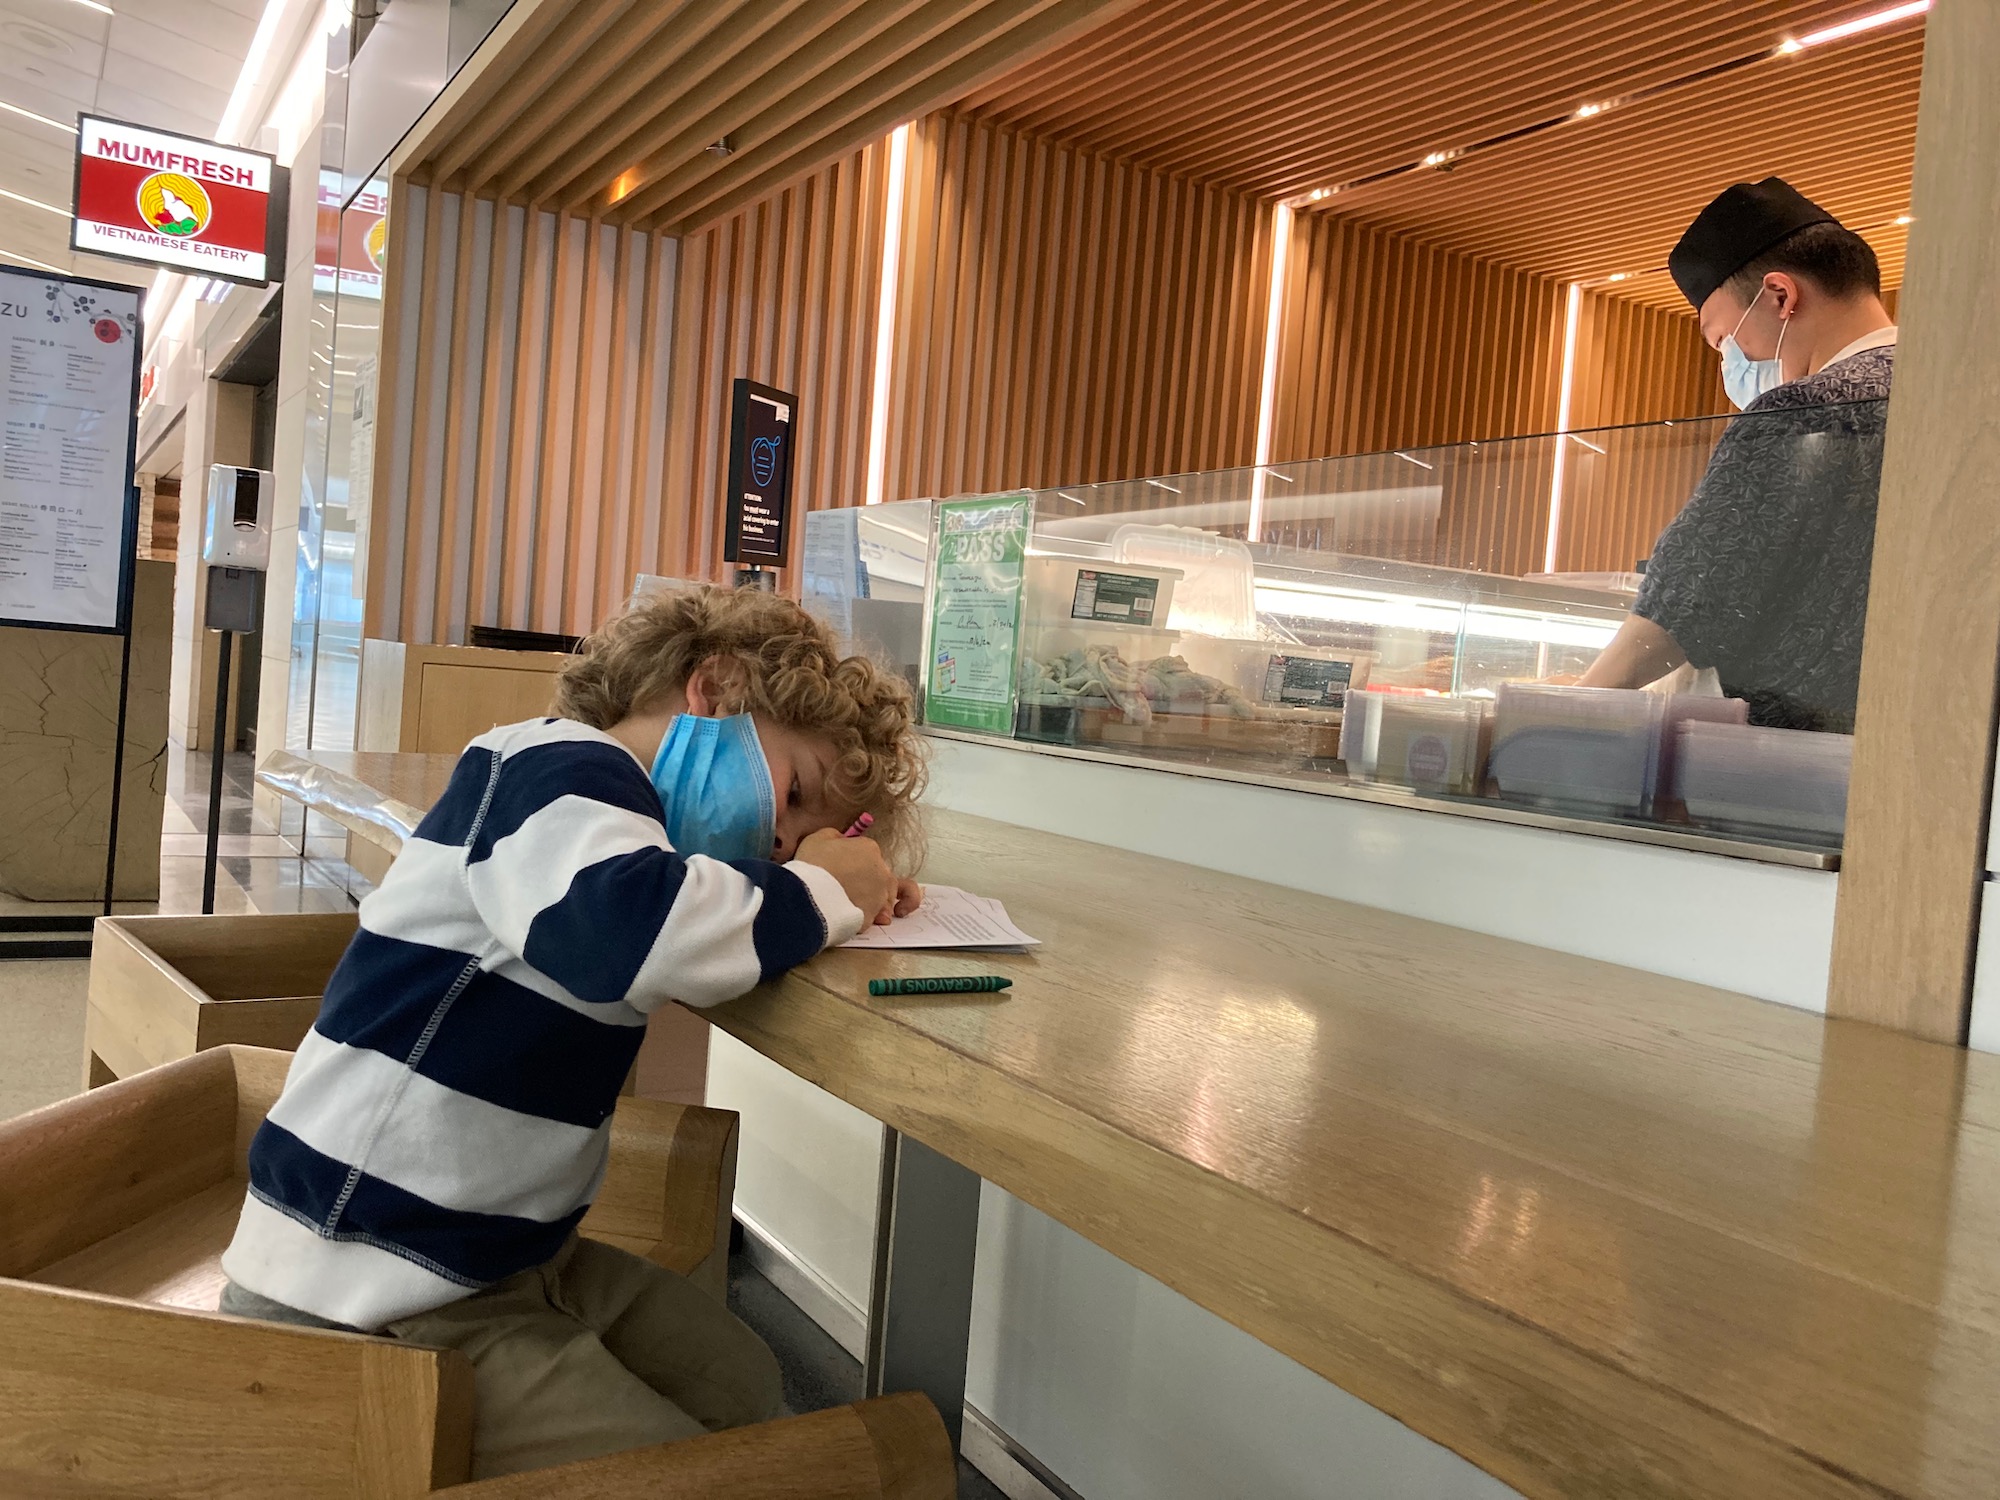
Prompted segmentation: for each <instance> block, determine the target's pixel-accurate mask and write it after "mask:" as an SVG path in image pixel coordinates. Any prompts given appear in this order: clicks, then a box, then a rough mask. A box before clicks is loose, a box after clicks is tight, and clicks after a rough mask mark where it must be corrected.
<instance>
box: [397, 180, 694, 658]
mask: <svg viewBox="0 0 2000 1500" xmlns="http://www.w3.org/2000/svg"><path fill="white" fill-rule="evenodd" d="M391 212H392V215H393V217H394V218H395V223H396V232H395V233H394V234H392V235H391V236H390V239H389V243H390V244H391V245H394V246H397V247H398V249H397V254H396V256H395V259H394V261H393V263H392V268H391V271H390V275H389V277H388V281H387V285H386V287H385V295H386V299H387V300H386V306H385V320H384V323H385V328H386V329H387V330H389V332H388V335H387V337H388V339H389V342H388V343H386V344H385V346H384V349H383V356H382V362H381V363H382V370H383V388H382V392H381V408H380V409H381V410H382V411H383V412H384V413H385V414H386V416H387V424H386V425H387V440H386V441H383V442H381V443H379V444H378V446H377V451H376V469H375V483H374V494H375V496H376V510H375V519H374V524H373V526H372V527H371V528H370V530H371V538H370V541H371V552H372V556H371V566H370V569H369V591H368V592H369V598H368V606H367V616H366V621H365V625H364V629H365V630H366V632H367V633H368V634H369V635H373V636H381V637H386V638H388V639H394V640H404V641H414V642H424V643H432V642H451V643H459V642H463V641H464V640H465V639H466V637H467V634H468V633H469V630H470V627H471V626H473V625H480V624H494V625H504V626H510V627H514V628H517V629H534V630H553V631H574V630H577V629H579V628H582V627H583V626H584V624H585V623H586V622H589V621H592V620H594V619H595V618H596V617H597V616H598V615H599V614H600V613H602V612H603V611H604V610H605V609H606V608H608V607H609V606H610V605H612V604H615V603H616V602H617V601H618V600H619V599H621V598H623V597H624V595H625V593H626V591H627V590H629V588H630V587H631V575H632V572H633V571H634V570H635V569H634V565H635V564H636V563H638V562H640V560H641V559H647V558H650V557H652V556H653V555H655V553H656V550H657V537H656V529H657V527H658V524H659V521H658V518H659V516H660V513H661V508H662V494H663V486H662V475H661V455H662V452H663V450H664V447H665V439H666V395H667V358H668V354H669V352H670V341H671V336H672V328H673V322H672V306H673V304H672V295H673V285H674V261H675V254H676V249H677V246H676V244H675V242H674V241H672V240H670V239H666V238H664V237H660V236H654V235H646V234H641V233H638V232H635V231H630V230H620V229H616V228H614V227H612V226H609V225H606V224H603V223H600V222H596V221H593V220H588V219H580V218H575V217H572V216H568V215H557V214H553V213H546V212H531V211H529V210H528V209H525V208H523V207H521V206H519V205H510V204H496V203H494V202H492V201H490V200H483V199H479V200H467V199H465V198H463V197H461V196H460V195H458V194H455V193H444V192H436V191H432V190H428V189H424V188H418V187H401V188H399V191H398V193H397V195H396V199H395V202H394V204H393V206H392V210H391Z"/></svg>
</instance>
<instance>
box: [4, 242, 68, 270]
mask: <svg viewBox="0 0 2000 1500" xmlns="http://www.w3.org/2000/svg"><path fill="white" fill-rule="evenodd" d="M0 260H18V261H21V262H23V263H24V264H27V265H31V266H40V267H41V268H42V269H43V270H44V271H54V272H55V273H56V274H57V275H58V276H67V275H69V272H67V271H65V270H64V269H63V268H62V267H61V266H52V265H50V264H49V263H48V262H47V261H45V260H36V259H35V257H34V256H32V255H23V254H22V253H21V252H20V251H18V250H8V249H6V248H4V247H0Z"/></svg>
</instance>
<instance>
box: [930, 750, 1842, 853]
mask: <svg viewBox="0 0 2000 1500" xmlns="http://www.w3.org/2000/svg"><path fill="white" fill-rule="evenodd" d="M924 733H925V734H927V735H929V736H931V737H932V738H933V739H941V740H963V741H965V742H966V743H968V744H974V745H991V746H994V747H995V748H998V749H1004V750H1017V751H1020V752H1022V753H1024V754H1028V755H1053V756H1057V757H1059V758H1061V759H1065V760H1084V761H1096V762H1098V763H1100V764H1103V765H1108V766H1126V767H1129V768H1131V769H1133V770H1139V771H1159V772H1163V773H1164V774H1166V775H1169V776H1193V777H1199V778H1202V779H1204V780H1208V781H1233V782H1236V783H1238V784H1239V785H1242V786H1262V787H1271V788H1274V789H1277V790H1280V791H1287V792H1307V793H1310V794H1311V795H1313V796H1315V797H1344V798H1347V799H1349V800H1351V801H1355V802H1373V803H1377V804H1379V805H1381V806H1385V807H1400V808H1404V809H1406V810H1408V811H1410V812H1416V813H1425V814H1430V815H1442V816H1445V817H1457V818H1477V819H1480V820H1482V821H1484V822H1488V823H1512V824H1515V825H1517V826H1519V827H1523V828H1540V829H1544V830H1546V831H1549V832H1554V833H1574V834H1581V835H1583V836H1584V837H1586V838H1599V839H1614V840H1617V841H1618V842H1620V843H1627V844H1652V845H1655V846H1657V847H1660V848H1664V849H1685V850H1688V851H1689V852H1691V853H1695V854H1715V855H1720V856H1722V857H1723V858H1725V859H1741V860H1748V861H1750V862H1752V863H1754V864H1766V865H1786V866H1789V867H1790V868H1792V869H1795V870H1838V869H1839V868H1840V851H1839V850H1837V849H1812V848H1807V847H1805V846H1803V845H1794V844H1764V843H1757V842H1755V841H1753V840H1750V839H1741V838H1730V837H1728V836H1727V835H1725V834H1717V833H1702V832H1698V831H1696V830H1694V829H1687V828H1672V827H1668V826H1665V825H1659V826H1644V825H1639V824H1628V823H1603V822H1598V821H1597V820H1595V819H1592V818H1583V817H1576V816H1569V815H1565V814H1562V813H1550V812H1537V811H1535V810H1534V809H1532V808H1526V807H1512V806H1509V805H1507V804H1505V803H1500V802H1493V803H1486V802H1472V801H1463V802H1460V801H1448V800H1446V799H1444V798H1439V797H1423V796H1419V795H1418V794H1417V793H1415V792H1411V791H1406V790H1404V789H1402V788H1400V787H1392V786H1379V785H1362V784H1359V783H1354V782H1337V781H1331V780H1326V781H1322V780H1319V779H1317V778H1313V777H1304V776H1284V775H1274V774H1260V773H1258V772H1254V771H1232V770H1229V769H1227V768H1224V767H1221V766H1204V765H1198V764H1195V763H1193V762H1179V761H1166V760H1152V759H1148V758H1147V757H1145V756H1139V755H1120V754H1118V753H1116V752H1115V751H1109V750H1085V749H1081V748H1077V747H1072V746H1068V745H1045V744H1039V743H1035V742H1032V741H1026V740H1016V739H1010V738H1008V737H1006V736H1004V735H996V734H977V733H973V732H971V731H969V730H962V729H943V728H938V727H936V726H934V725H926V726H925V727H924Z"/></svg>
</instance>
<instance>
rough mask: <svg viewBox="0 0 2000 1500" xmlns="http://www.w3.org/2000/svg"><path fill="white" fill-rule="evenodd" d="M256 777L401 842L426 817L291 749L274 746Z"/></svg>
mask: <svg viewBox="0 0 2000 1500" xmlns="http://www.w3.org/2000/svg"><path fill="white" fill-rule="evenodd" d="M384 758H386V757H384ZM257 780H258V781H259V782H260V783H262V784H263V785H265V786H267V787H270V788H271V789H272V790H273V791H275V792H279V793H281V794H282V795H284V796H287V797H290V798H292V799H293V800H294V801H297V802H302V803H304V804H305V806H306V807H307V808H308V809H309V810H311V811H313V812H316V813H320V814H323V815H324V816H326V817H329V818H333V819H335V820H336V821H338V822H341V823H343V824H348V825H351V824H353V823H355V822H361V823H367V824H370V825H372V826H374V827H376V828H380V829H381V830H382V831H383V832H385V833H388V834H392V835H393V836H394V837H395V839H396V841H397V842H398V843H399V844H400V843H402V842H404V841H405V840H407V839H409V838H410V837H411V836H412V835H414V834H415V833H416V831H417V825H418V824H419V823H421V822H423V820H424V809H422V808H420V807H413V806H412V805H411V804H409V803H408V802H404V801H400V800H399V799H397V798H395V797H392V796H390V795H389V794H388V793H386V792H382V791H378V790H377V789H376V788H374V787H372V786H369V785H368V784H367V783H366V782H363V781H360V780H358V779H357V778H355V777H353V776H350V775H348V774H347V773H345V772H343V771H336V770H333V769H332V768H330V767H328V766H323V765H319V764H317V763H316V762H314V761H310V760H307V759H305V758H304V757H302V756H298V755H294V754H292V753H291V752H290V751H289V750H275V751H273V752H272V753H271V754H270V755H268V756H266V757H265V759H264V763H263V764H262V765H261V766H259V767H258V768H257Z"/></svg>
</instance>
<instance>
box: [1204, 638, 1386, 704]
mask: <svg viewBox="0 0 2000 1500" xmlns="http://www.w3.org/2000/svg"><path fill="white" fill-rule="evenodd" d="M1181 655H1182V656H1184V657H1186V658H1187V662H1188V665H1189V666H1191V667H1193V668H1194V669H1195V670H1196V671H1197V672H1206V673H1207V674H1208V675H1209V676H1211V677H1219V678H1221V679H1222V680H1223V681H1224V682H1226V683H1228V684H1229V685H1230V686H1231V687H1233V688H1235V689H1236V690H1237V691H1238V692H1239V693H1241V694H1242V695H1243V696H1244V697H1246V698H1248V699H1249V700H1250V701H1251V702H1252V703H1261V704H1265V705H1267V706H1269V707H1273V708H1306V709H1324V710H1331V711H1334V712H1338V711H1339V710H1341V709H1343V708H1344V707H1346V702H1347V695H1348V694H1349V693H1350V692H1352V691H1354V690H1355V689H1357V688H1365V687H1367V686H1368V678H1369V674H1370V673H1371V672H1372V671H1373V670H1374V667H1375V653H1374V652H1373V651H1335V650H1328V649H1324V648H1321V647H1317V646H1292V645H1281V644H1278V643H1275V642H1272V641H1231V640H1217V639H1215V638H1214V637H1212V636H1192V635H1191V636H1189V637H1188V638H1187V639H1186V640H1185V641H1183V642H1182V643H1181Z"/></svg>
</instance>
